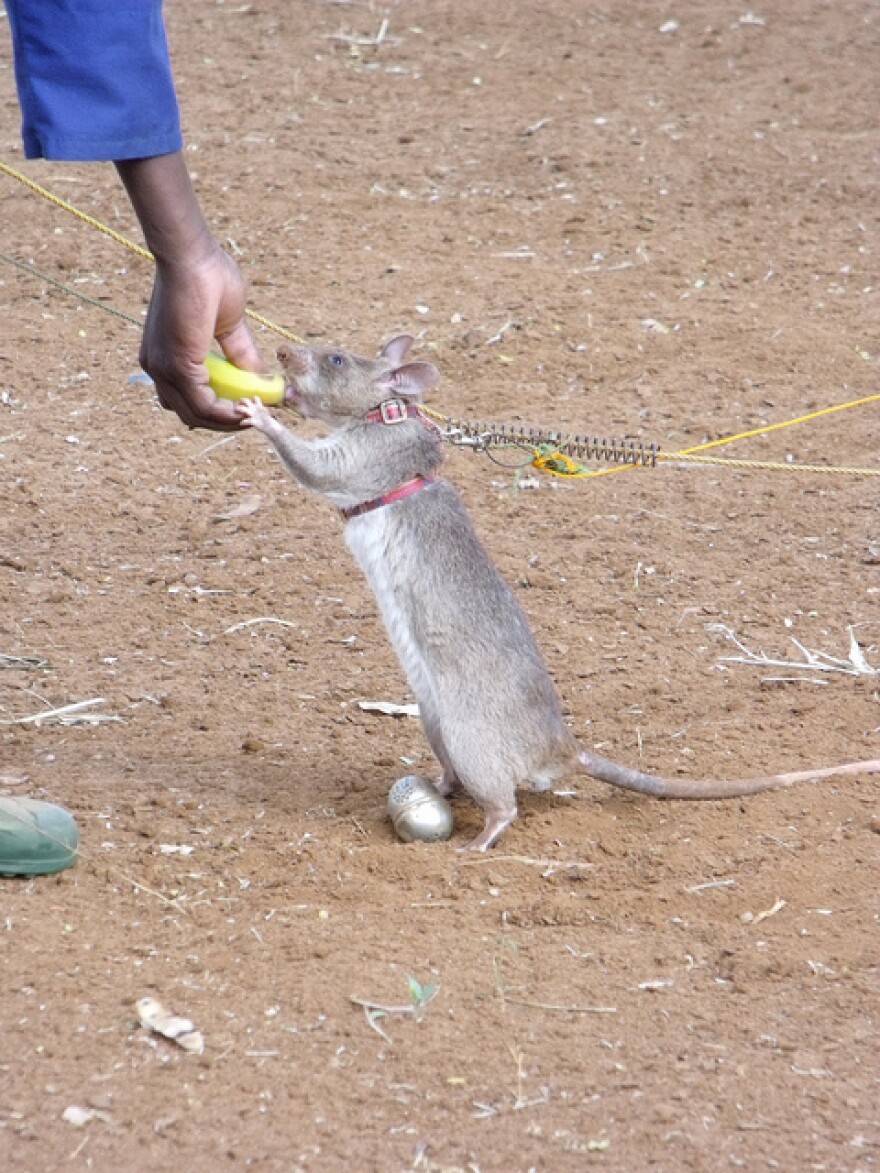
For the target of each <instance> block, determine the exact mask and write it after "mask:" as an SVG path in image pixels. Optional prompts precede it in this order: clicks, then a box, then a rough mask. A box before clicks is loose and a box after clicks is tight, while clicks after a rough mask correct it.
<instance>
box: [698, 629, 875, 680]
mask: <svg viewBox="0 0 880 1173" xmlns="http://www.w3.org/2000/svg"><path fill="white" fill-rule="evenodd" d="M847 630H848V631H849V658H848V659H842V658H841V657H839V656H830V655H828V653H827V652H814V651H812V650H811V649H810V648H808V647H805V646H804V644H802V643H801V642H800V640H797V639H795V638H794V636H792V637H791V642H792V643H793V644H794V646H795V647H796V648H797V650H798V651H799V652H800V653H801V655H802V656H803V659H802V660H777V659H775V658H774V657H772V656H767V655H765V654H764V652H761V651H759V652H754V651H752V649H751V648H750V647H748V645H747V644H745V643H744V642H743V641H742V640H741V639H740V638H739V637H738V636H737V635H736V633H735V632H733V631H731V629H730V628H729V627H727V626H726V625H725V624H723V623H711V624H709V631H712V632H717V633H718V634H720V635H723V636H724V638H725V639H727V640H729V641H730V642H731V643H732V644H734V645H735V646H736V647H738V648H739V650H740V651H741V652H742V655H741V656H725V657H724V658H723V661H722V662H723V663H727V664H754V665H756V666H758V667H762V668H784V669H786V670H789V671H800V672H803V671H804V670H805V669H806V670H807V671H808V672H841V673H843V675H845V676H877V675H880V668H875V667H873V665H871V664H869V663H868V660H867V658H866V656H865V654H864V652H863V651H862V649H861V647H860V646H859V643H858V640H857V639H856V637H855V631H854V629H853V628H852V627H851V626H850V627H849V628H847Z"/></svg>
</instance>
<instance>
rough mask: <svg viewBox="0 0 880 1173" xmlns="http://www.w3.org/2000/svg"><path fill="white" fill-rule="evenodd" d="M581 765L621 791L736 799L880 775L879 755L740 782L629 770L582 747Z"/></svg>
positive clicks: (595, 776)
mask: <svg viewBox="0 0 880 1173" xmlns="http://www.w3.org/2000/svg"><path fill="white" fill-rule="evenodd" d="M578 759H579V761H580V764H581V766H583V768H584V769H585V770H586V772H587V773H588V774H590V775H591V776H592V777H593V778H598V779H599V781H600V782H608V783H609V784H610V785H611V786H619V787H620V788H621V789H623V790H634V791H636V793H638V794H649V795H650V796H651V797H652V798H687V799H701V798H738V797H741V796H742V795H746V794H760V793H761V792H762V791H764V790H781V789H782V788H783V787H785V786H796V785H797V784H798V783H799V782H818V781H819V780H820V779H821V778H834V777H841V776H843V775H844V774H880V758H873V759H872V760H871V761H867V762H846V763H845V764H843V765H840V766H827V767H825V768H824V769H820V770H796V771H795V772H794V773H791V774H770V775H768V776H767V777H766V778H743V779H741V780H739V781H736V780H726V781H718V782H713V781H708V780H705V779H700V780H697V781H687V780H686V779H684V778H660V777H658V776H656V775H654V774H643V773H642V772H641V771H640V770H631V769H630V768H629V767H628V766H621V765H619V764H618V763H617V762H612V761H611V760H610V759H609V758H603V757H599V755H598V754H594V753H590V751H589V750H587V749H583V748H581V749H580V750H579V753H578Z"/></svg>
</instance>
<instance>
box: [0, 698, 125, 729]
mask: <svg viewBox="0 0 880 1173" xmlns="http://www.w3.org/2000/svg"><path fill="white" fill-rule="evenodd" d="M106 703H107V702H106V701H105V700H104V698H103V697H102V696H96V697H94V698H93V699H92V700H88V701H76V702H75V703H74V704H71V705H61V706H60V708H57V709H46V710H45V711H44V712H42V713H31V714H30V715H29V716H27V717H12V718H10V719H8V720H4V721H0V725H36V726H40V725H44V724H45V723H46V722H47V721H57V722H58V723H59V725H98V724H100V723H101V722H102V721H121V720H122V718H121V717H117V716H112V715H110V714H109V713H87V712H85V711H84V710H86V709H89V708H92V707H93V706H94V705H105V704H106Z"/></svg>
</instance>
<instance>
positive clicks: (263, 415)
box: [235, 399, 275, 432]
mask: <svg viewBox="0 0 880 1173" xmlns="http://www.w3.org/2000/svg"><path fill="white" fill-rule="evenodd" d="M235 410H236V411H237V412H238V416H239V419H240V420H241V422H242V425H243V426H244V427H246V428H258V429H259V430H260V431H261V432H266V431H268V430H269V429H270V428H271V427H272V425H273V424H274V423H275V420H274V419H273V417H272V416H271V415H270V414H269V412H268V411H267V410H266V407H265V405H264V403H263V401H262V400H261V399H238V400H236V403H235Z"/></svg>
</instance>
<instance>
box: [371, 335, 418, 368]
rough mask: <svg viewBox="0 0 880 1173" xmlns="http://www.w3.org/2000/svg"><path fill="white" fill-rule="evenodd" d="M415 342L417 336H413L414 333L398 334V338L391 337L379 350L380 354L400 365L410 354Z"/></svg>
mask: <svg viewBox="0 0 880 1173" xmlns="http://www.w3.org/2000/svg"><path fill="white" fill-rule="evenodd" d="M414 342H415V338H413V336H412V334H398V335H397V337H396V338H389V340H388V341H387V342H386V343H385V345H384V346H383V347H382V349H381V350H380V351H379V355H380V357H381V358H387V359H388V361H389V362H391V363H393V364H394V365H395V366H398V364H400V363H402V362H403V360H404V359H405V358H406V356H407V355H408V354H409V352H410V348H411V346H412V344H413V343H414Z"/></svg>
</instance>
